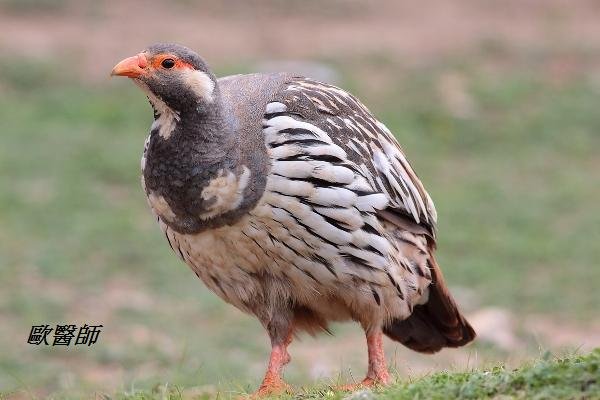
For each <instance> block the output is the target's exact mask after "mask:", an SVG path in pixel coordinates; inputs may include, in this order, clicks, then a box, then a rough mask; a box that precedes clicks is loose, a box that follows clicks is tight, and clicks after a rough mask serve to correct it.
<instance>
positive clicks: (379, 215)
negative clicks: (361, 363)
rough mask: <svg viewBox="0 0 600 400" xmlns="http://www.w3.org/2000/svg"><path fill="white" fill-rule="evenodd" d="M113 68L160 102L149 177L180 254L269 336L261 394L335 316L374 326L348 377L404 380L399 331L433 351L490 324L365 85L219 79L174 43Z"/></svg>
mask: <svg viewBox="0 0 600 400" xmlns="http://www.w3.org/2000/svg"><path fill="white" fill-rule="evenodd" d="M111 75H113V76H124V77H128V78H130V79H131V80H132V81H133V82H134V83H135V84H136V85H137V86H139V88H141V90H142V91H143V92H144V94H145V95H146V97H147V98H148V100H149V102H150V105H151V106H152V109H153V112H154V121H153V122H152V125H151V127H150V133H149V135H148V137H147V139H146V141H145V144H144V150H143V155H142V160H141V170H142V176H141V182H142V187H143V190H144V192H145V194H146V197H147V201H148V204H149V206H150V209H151V211H152V213H153V215H154V217H155V218H156V220H157V222H158V224H159V226H160V228H161V230H162V232H163V233H164V235H165V237H166V239H167V241H168V243H169V245H170V246H171V248H172V250H173V252H174V253H175V254H176V255H177V256H178V257H179V258H181V260H183V261H184V262H185V263H186V264H187V265H188V266H189V267H190V268H191V270H192V271H193V272H194V273H195V274H196V275H197V276H198V278H200V280H201V281H202V282H203V283H204V284H205V285H206V286H207V287H208V288H209V289H210V290H211V291H212V292H214V293H215V294H216V295H217V296H219V297H220V298H221V299H223V300H224V301H225V302H227V303H229V304H231V305H233V306H234V307H236V308H238V309H239V310H241V311H243V312H245V313H248V314H250V315H253V316H255V317H256V318H257V319H258V321H259V322H260V323H261V324H262V326H263V327H264V329H265V330H266V332H267V334H268V336H269V339H270V342H271V354H270V358H269V363H268V367H267V370H266V373H265V375H264V379H263V381H262V384H261V385H260V387H259V388H258V390H257V391H256V392H255V395H256V396H259V397H260V396H265V395H270V394H275V393H281V392H284V391H289V390H291V388H290V386H289V385H288V384H287V383H286V382H285V381H284V379H283V376H282V374H283V367H284V366H285V365H286V364H287V363H289V362H290V359H291V358H290V355H289V352H288V346H289V345H290V343H291V342H292V340H293V339H294V338H295V337H297V336H298V335H299V334H300V333H308V334H311V335H315V334H318V333H320V332H330V331H329V324H330V323H332V322H341V321H355V322H357V323H358V324H360V326H361V327H362V329H363V330H364V333H365V337H366V345H367V355H368V370H367V374H366V377H365V379H364V380H363V381H361V382H360V383H357V384H349V385H344V386H343V389H345V390H352V389H355V388H358V387H369V386H374V385H387V384H389V383H391V381H392V378H391V376H390V374H389V372H388V369H387V365H386V361H385V355H384V351H383V338H384V336H387V337H388V338H390V339H392V340H393V341H396V342H400V343H401V344H403V345H404V346H406V347H408V348H410V349H412V350H415V351H417V352H421V353H435V352H437V351H439V350H441V349H442V348H445V347H451V348H453V347H459V346H463V345H465V344H467V343H469V342H471V341H472V340H473V339H474V338H475V336H476V334H475V331H474V330H473V328H472V327H471V325H470V324H469V322H468V321H467V320H466V318H465V317H464V316H463V314H462V313H461V312H460V311H459V308H458V306H457V303H456V301H455V300H454V298H453V297H452V295H451V294H450V292H449V289H448V286H447V285H446V283H445V280H444V277H443V275H442V271H441V269H440V267H439V265H438V263H437V261H436V258H435V254H434V253H435V250H436V238H437V214H436V210H435V207H434V204H433V201H432V199H431V197H430V196H429V194H428V193H427V191H426V190H425V188H424V186H423V184H422V183H421V181H420V180H419V178H418V177H417V175H416V173H415V171H414V170H413V168H412V167H411V165H410V163H409V161H408V160H407V158H406V156H405V153H404V151H403V149H402V147H401V146H400V144H399V143H398V141H397V140H396V138H395V136H394V135H393V134H392V132H391V131H390V130H389V129H388V128H387V127H386V126H385V125H384V124H383V123H382V122H380V121H379V120H377V119H376V118H375V116H374V115H373V114H372V113H371V112H370V111H369V110H368V109H367V107H366V106H365V105H363V104H362V103H361V102H360V101H359V100H358V99H357V98H356V97H355V96H353V95H352V94H350V93H348V92H346V91H345V90H342V89H340V88H338V87H336V86H333V85H330V84H328V83H324V82H319V81H317V80H314V79H310V78H308V77H303V76H298V75H295V74H292V73H285V72H281V73H254V74H239V75H232V76H225V77H222V78H218V79H217V77H216V76H215V74H214V73H213V72H212V71H211V69H210V68H209V66H208V65H207V63H206V62H205V61H204V59H203V58H201V57H200V56H199V55H198V54H197V53H196V52H194V51H193V50H191V49H189V48H187V47H184V46H181V45H178V44H170V43H159V44H154V45H151V46H149V47H148V48H147V49H145V50H144V51H142V52H140V53H138V54H136V55H134V56H132V57H128V58H125V59H124V60H122V61H121V62H119V63H118V64H116V65H115V67H114V68H113V70H112V72H111Z"/></svg>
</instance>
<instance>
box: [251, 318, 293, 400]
mask: <svg viewBox="0 0 600 400" xmlns="http://www.w3.org/2000/svg"><path fill="white" fill-rule="evenodd" d="M269 333H270V336H271V358H270V359H269V366H268V368H267V372H266V374H265V377H264V379H263V381H262V384H261V385H260V387H259V388H258V390H257V391H256V393H254V396H255V397H261V396H267V395H270V394H276V393H281V392H284V391H288V390H289V385H288V384H287V383H285V381H284V380H283V379H282V378H281V372H282V370H283V367H284V366H285V365H286V364H287V363H289V362H290V360H291V357H290V355H289V353H288V351H287V347H288V346H289V344H290V343H291V342H292V337H293V330H292V329H291V327H290V329H289V330H288V332H287V334H286V335H285V336H284V337H283V339H281V338H279V337H277V335H272V334H271V332H269Z"/></svg>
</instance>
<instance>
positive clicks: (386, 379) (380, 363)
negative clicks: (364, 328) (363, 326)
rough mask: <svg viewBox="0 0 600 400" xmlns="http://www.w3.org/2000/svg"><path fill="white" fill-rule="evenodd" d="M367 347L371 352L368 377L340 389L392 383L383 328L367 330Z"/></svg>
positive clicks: (369, 352)
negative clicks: (386, 358)
mask: <svg viewBox="0 0 600 400" xmlns="http://www.w3.org/2000/svg"><path fill="white" fill-rule="evenodd" d="M367 349H368V354H369V369H368V371H367V377H366V378H365V379H363V381H362V382H361V383H358V384H349V385H343V386H341V387H340V388H339V389H340V390H355V389H358V388H360V387H371V386H375V385H387V384H389V383H390V374H389V372H388V370H387V365H386V363H385V354H384V352H383V333H382V332H381V329H377V330H375V331H368V332H367Z"/></svg>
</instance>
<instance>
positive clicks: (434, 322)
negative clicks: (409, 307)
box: [383, 252, 475, 353]
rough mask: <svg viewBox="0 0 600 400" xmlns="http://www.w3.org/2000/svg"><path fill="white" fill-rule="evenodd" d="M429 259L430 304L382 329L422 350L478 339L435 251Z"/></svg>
mask: <svg viewBox="0 0 600 400" xmlns="http://www.w3.org/2000/svg"><path fill="white" fill-rule="evenodd" d="M430 253H431V252H430ZM430 262H431V277H432V283H431V285H430V286H429V299H428V301H427V303H425V304H421V305H417V306H415V307H414V309H413V313H412V314H411V315H410V317H408V318H407V319H404V320H399V319H397V320H393V321H391V322H390V323H389V324H388V325H387V326H385V327H384V330H383V331H384V333H385V334H386V335H387V336H389V337H390V338H391V339H393V340H396V341H398V342H400V343H402V344H403V345H405V346H406V347H408V348H410V349H412V350H415V351H418V352H421V353H435V352H437V351H439V350H441V349H442V348H444V347H460V346H464V345H465V344H467V343H469V342H470V341H472V340H473V339H474V338H475V331H474V330H473V328H472V327H471V325H470V324H469V323H468V322H467V320H466V319H465V317H463V315H462V314H461V313H460V311H459V310H458V307H457V305H456V302H455V301H454V299H453V298H452V296H451V295H450V292H449V291H448V288H447V287H446V283H445V282H444V277H443V275H442V271H441V270H440V268H439V266H438V265H437V262H436V261H435V259H434V257H433V254H431V257H430Z"/></svg>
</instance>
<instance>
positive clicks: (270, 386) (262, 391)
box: [247, 378, 292, 399]
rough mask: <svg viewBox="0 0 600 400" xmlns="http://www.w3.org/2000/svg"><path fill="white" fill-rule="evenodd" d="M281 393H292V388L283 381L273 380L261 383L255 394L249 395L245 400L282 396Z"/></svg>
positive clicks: (279, 379)
mask: <svg viewBox="0 0 600 400" xmlns="http://www.w3.org/2000/svg"><path fill="white" fill-rule="evenodd" d="M283 393H292V387H291V386H290V385H288V384H287V383H286V382H285V381H284V380H283V379H281V378H278V379H273V380H271V381H268V382H263V383H262V385H260V387H259V388H258V390H257V391H256V392H254V393H253V394H251V395H249V396H248V397H247V398H250V399H260V398H262V397H267V396H272V395H277V394H283Z"/></svg>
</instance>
